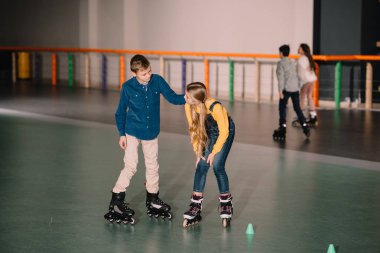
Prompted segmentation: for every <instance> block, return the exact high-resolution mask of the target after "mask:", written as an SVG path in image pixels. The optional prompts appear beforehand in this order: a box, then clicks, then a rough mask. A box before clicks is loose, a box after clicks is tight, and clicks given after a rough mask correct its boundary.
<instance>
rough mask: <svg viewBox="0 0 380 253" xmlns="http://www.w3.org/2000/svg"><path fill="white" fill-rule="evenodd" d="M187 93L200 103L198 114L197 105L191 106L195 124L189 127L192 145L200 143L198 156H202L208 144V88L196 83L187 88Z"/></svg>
mask: <svg viewBox="0 0 380 253" xmlns="http://www.w3.org/2000/svg"><path fill="white" fill-rule="evenodd" d="M186 91H187V92H188V93H189V94H190V96H191V97H192V98H194V99H196V100H197V101H199V102H200V104H199V109H200V110H199V113H197V110H196V107H197V105H190V114H191V119H192V121H193V123H192V124H191V126H189V135H190V139H191V142H192V143H198V148H197V151H196V155H197V156H202V153H203V150H204V148H205V147H206V143H207V133H206V116H207V108H206V105H205V101H206V99H207V92H206V86H205V85H204V84H203V83H201V82H194V83H190V84H188V85H187V86H186Z"/></svg>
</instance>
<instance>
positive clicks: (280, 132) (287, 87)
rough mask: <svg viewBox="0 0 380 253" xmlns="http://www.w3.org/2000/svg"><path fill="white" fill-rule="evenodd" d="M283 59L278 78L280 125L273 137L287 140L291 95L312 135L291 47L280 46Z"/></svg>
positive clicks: (279, 65) (299, 115)
mask: <svg viewBox="0 0 380 253" xmlns="http://www.w3.org/2000/svg"><path fill="white" fill-rule="evenodd" d="M279 51H280V52H279V54H280V58H281V60H280V61H279V62H278V63H277V70H276V74H277V80H278V92H279V95H280V101H279V111H280V120H279V124H280V127H279V128H278V129H276V130H274V133H273V139H275V140H277V139H278V140H285V138H286V105H287V104H288V100H289V97H290V98H291V99H292V103H293V109H294V111H295V112H296V114H297V116H298V119H299V121H300V124H301V126H302V129H303V132H304V134H305V135H306V137H309V136H310V130H309V127H308V126H307V124H306V122H305V117H304V115H303V113H302V110H301V107H300V98H299V96H300V94H299V88H300V86H299V80H298V77H297V64H296V62H295V61H294V60H292V59H290V58H289V57H288V56H289V52H290V47H289V46H288V45H282V46H281V47H280V48H279Z"/></svg>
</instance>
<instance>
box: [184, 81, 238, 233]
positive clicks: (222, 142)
mask: <svg viewBox="0 0 380 253" xmlns="http://www.w3.org/2000/svg"><path fill="white" fill-rule="evenodd" d="M186 102H187V103H186V105H185V111H186V118H187V121H188V123H189V134H190V139H191V143H192V144H193V148H194V152H195V155H196V171H195V175H194V186H193V194H192V197H191V203H190V209H189V210H188V211H186V212H185V213H184V215H183V217H184V222H183V226H184V227H187V226H188V225H192V224H194V223H196V222H198V221H200V220H201V219H202V217H201V215H200V214H201V210H202V201H203V192H204V188H205V184H206V176H207V172H208V169H209V168H210V166H213V169H214V174H215V176H216V180H217V182H218V187H219V193H220V195H219V200H220V205H219V212H220V217H221V218H222V221H223V226H225V227H227V226H229V223H230V220H231V217H232V209H233V208H232V202H231V200H232V195H231V193H230V190H229V183H228V176H227V174H226V170H225V164H226V160H227V156H228V153H229V152H230V149H231V146H232V143H233V141H234V137H235V124H234V122H233V121H232V119H231V117H229V116H228V113H227V110H226V109H225V108H224V107H223V106H222V105H221V104H220V102H218V101H216V100H215V99H213V98H210V97H207V94H206V87H205V85H204V84H203V83H200V82H194V83H190V84H188V85H187V87H186Z"/></svg>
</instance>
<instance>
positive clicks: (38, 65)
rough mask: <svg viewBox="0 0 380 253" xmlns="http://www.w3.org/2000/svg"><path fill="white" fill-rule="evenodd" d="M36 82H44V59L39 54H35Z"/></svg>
mask: <svg viewBox="0 0 380 253" xmlns="http://www.w3.org/2000/svg"><path fill="white" fill-rule="evenodd" d="M34 81H35V82H36V83H40V82H42V58H41V54H39V53H35V54H34Z"/></svg>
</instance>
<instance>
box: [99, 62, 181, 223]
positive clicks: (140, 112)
mask: <svg viewBox="0 0 380 253" xmlns="http://www.w3.org/2000/svg"><path fill="white" fill-rule="evenodd" d="M130 64H131V71H132V75H133V78H131V79H129V80H128V81H127V82H125V83H124V84H123V86H122V89H121V93H120V101H119V106H118V108H117V110H116V113H115V118H116V125H117V129H118V131H119V134H120V139H119V146H120V147H121V148H122V149H123V150H125V155H124V168H123V170H122V171H121V173H120V176H119V178H118V180H117V181H116V184H115V186H114V188H113V189H112V199H111V202H110V205H109V212H108V213H106V214H105V215H104V218H105V219H107V220H109V221H113V220H116V221H117V222H120V221H123V222H124V223H128V222H129V223H131V224H133V223H134V219H133V217H132V216H133V215H134V211H133V210H132V209H131V208H129V207H128V206H127V204H126V203H125V202H124V199H125V191H126V189H127V187H128V186H129V184H130V180H131V178H132V177H133V175H134V174H135V173H136V170H137V162H138V146H139V143H141V144H142V150H143V153H144V158H145V166H146V183H145V186H146V194H147V195H146V206H147V208H148V215H149V216H152V215H154V216H155V217H158V216H162V217H168V218H169V219H171V217H172V214H171V213H170V206H169V205H168V204H166V203H165V202H163V201H162V200H161V199H160V198H159V197H158V190H159V187H158V181H159V173H158V168H159V165H158V161H157V155H158V141H157V136H158V134H159V132H160V94H162V95H163V96H164V97H165V99H166V100H168V101H169V102H170V103H172V104H175V105H183V104H185V98H184V95H177V94H176V93H175V92H174V91H173V90H172V89H171V88H170V87H169V85H168V83H167V82H166V81H165V80H164V79H163V78H162V77H161V76H159V75H156V74H152V70H151V66H150V63H149V61H148V59H147V58H145V57H144V56H143V55H135V56H133V57H132V59H131V63H130Z"/></svg>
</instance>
